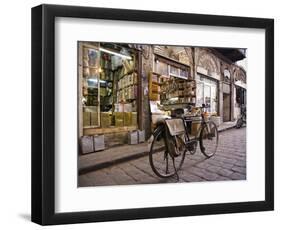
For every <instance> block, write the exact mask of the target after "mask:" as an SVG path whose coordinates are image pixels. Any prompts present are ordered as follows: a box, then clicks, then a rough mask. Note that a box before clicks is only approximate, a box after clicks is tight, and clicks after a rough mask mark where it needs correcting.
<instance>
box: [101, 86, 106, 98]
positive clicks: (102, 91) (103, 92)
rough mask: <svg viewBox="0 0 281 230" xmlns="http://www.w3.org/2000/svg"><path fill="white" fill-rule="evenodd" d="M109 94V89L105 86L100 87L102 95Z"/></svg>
mask: <svg viewBox="0 0 281 230" xmlns="http://www.w3.org/2000/svg"><path fill="white" fill-rule="evenodd" d="M106 95H107V90H106V88H104V87H100V96H102V97H104V96H106Z"/></svg>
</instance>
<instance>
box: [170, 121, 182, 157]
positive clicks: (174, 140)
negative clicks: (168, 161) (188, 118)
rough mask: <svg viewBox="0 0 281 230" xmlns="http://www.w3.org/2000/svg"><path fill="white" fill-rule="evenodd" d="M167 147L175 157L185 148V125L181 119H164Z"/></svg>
mask: <svg viewBox="0 0 281 230" xmlns="http://www.w3.org/2000/svg"><path fill="white" fill-rule="evenodd" d="M165 124H166V125H165V127H166V135H167V140H166V141H167V148H168V151H169V154H170V155H171V156H172V157H177V156H180V155H181V154H182V152H183V151H184V150H185V126H184V123H183V120H182V119H169V120H165Z"/></svg>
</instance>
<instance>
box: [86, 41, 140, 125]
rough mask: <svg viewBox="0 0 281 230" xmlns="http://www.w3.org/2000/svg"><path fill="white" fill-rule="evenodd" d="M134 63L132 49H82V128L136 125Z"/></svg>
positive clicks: (135, 73) (135, 77)
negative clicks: (130, 50)
mask: <svg viewBox="0 0 281 230" xmlns="http://www.w3.org/2000/svg"><path fill="white" fill-rule="evenodd" d="M124 50H125V51H126V52H125V51H124ZM135 63H136V58H135V55H134V54H133V52H132V53H130V52H129V51H127V50H126V49H124V48H123V49H121V50H119V51H118V50H112V49H107V48H101V47H97V48H88V47H87V46H85V47H84V48H83V83H82V87H83V90H82V105H83V126H84V127H92V128H110V127H124V126H135V127H136V126H137V101H136V99H137V90H138V89H137V83H138V80H137V78H138V76H137V72H136V66H135Z"/></svg>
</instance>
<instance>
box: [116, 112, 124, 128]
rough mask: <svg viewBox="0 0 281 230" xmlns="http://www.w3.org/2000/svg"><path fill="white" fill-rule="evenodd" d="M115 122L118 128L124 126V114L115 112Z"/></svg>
mask: <svg viewBox="0 0 281 230" xmlns="http://www.w3.org/2000/svg"><path fill="white" fill-rule="evenodd" d="M114 120H115V126H116V127H122V126H124V113H123V112H115V113H114Z"/></svg>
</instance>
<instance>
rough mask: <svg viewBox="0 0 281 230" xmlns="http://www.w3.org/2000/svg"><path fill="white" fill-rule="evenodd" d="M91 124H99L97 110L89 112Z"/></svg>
mask: <svg viewBox="0 0 281 230" xmlns="http://www.w3.org/2000/svg"><path fill="white" fill-rule="evenodd" d="M91 125H92V126H99V117H98V113H97V112H92V113H91Z"/></svg>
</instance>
